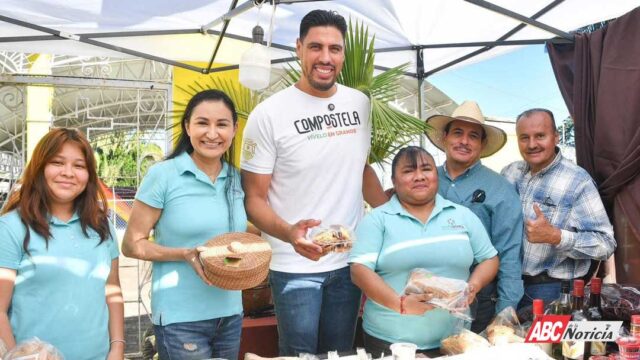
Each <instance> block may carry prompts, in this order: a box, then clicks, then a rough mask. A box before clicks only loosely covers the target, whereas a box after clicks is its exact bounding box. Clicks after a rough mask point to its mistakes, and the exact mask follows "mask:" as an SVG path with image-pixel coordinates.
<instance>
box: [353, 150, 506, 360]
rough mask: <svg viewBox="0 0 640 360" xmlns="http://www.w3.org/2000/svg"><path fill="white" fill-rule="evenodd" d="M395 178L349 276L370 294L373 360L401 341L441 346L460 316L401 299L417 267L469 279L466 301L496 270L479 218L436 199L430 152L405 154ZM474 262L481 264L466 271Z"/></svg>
mask: <svg viewBox="0 0 640 360" xmlns="http://www.w3.org/2000/svg"><path fill="white" fill-rule="evenodd" d="M391 179H392V181H393V186H394V190H395V195H393V196H392V198H391V200H389V202H388V203H386V204H384V205H383V206H380V207H378V208H376V209H374V210H373V211H372V212H371V213H369V214H368V215H367V216H366V217H365V218H364V219H363V220H362V222H361V223H360V225H359V226H358V228H357V230H356V239H357V241H356V243H355V244H354V247H353V249H352V251H351V255H350V257H349V262H350V263H351V278H352V279H353V282H354V283H355V284H356V285H357V286H358V287H360V288H361V289H362V291H363V292H364V293H365V294H366V295H367V302H366V303H365V308H364V319H363V328H364V340H365V349H366V350H367V352H369V353H371V354H373V355H374V356H378V355H379V354H380V353H381V352H385V353H387V354H388V353H389V345H390V344H392V343H396V342H410V343H414V344H416V345H417V346H418V349H421V350H428V349H433V348H438V347H439V346H440V340H442V339H443V338H445V337H447V336H448V335H449V334H450V332H451V330H452V328H453V326H454V323H455V318H454V317H453V316H452V315H451V314H449V313H448V312H447V311H445V310H442V309H434V308H432V307H431V306H429V305H428V304H426V303H425V301H426V300H427V298H426V295H409V296H406V297H402V295H403V290H404V287H405V285H406V283H407V278H408V277H409V273H410V272H411V270H412V269H414V268H426V269H428V270H430V271H431V272H433V273H435V274H436V275H438V276H443V277H448V278H454V279H460V280H465V281H467V282H468V284H469V290H470V295H471V296H470V299H469V302H471V301H472V300H473V297H474V296H475V294H476V293H477V292H478V290H480V289H481V288H482V287H484V286H485V285H486V284H488V283H489V282H490V281H491V280H492V279H493V278H494V277H495V275H496V273H497V271H498V258H497V256H496V254H497V252H496V250H495V249H494V248H493V246H492V245H491V242H490V240H489V237H488V235H487V233H486V231H485V229H484V227H483V225H482V223H481V222H480V220H479V219H478V218H477V217H476V216H475V215H474V214H473V213H472V212H471V211H470V210H469V209H467V208H465V207H463V206H460V205H457V204H455V203H453V202H450V201H448V200H445V199H444V198H442V197H441V196H439V195H437V193H438V172H437V169H436V165H435V163H434V161H433V157H432V156H431V155H430V154H429V153H428V152H427V151H426V150H424V149H422V148H420V147H417V146H410V147H406V148H404V149H402V150H400V151H399V152H398V154H397V155H396V157H395V158H394V159H393V162H392V168H391ZM474 262H477V263H479V265H478V266H476V267H475V269H474V271H473V273H472V274H469V268H470V267H471V265H472V264H473V263H474Z"/></svg>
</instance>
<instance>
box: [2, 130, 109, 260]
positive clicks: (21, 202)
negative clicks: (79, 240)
mask: <svg viewBox="0 0 640 360" xmlns="http://www.w3.org/2000/svg"><path fill="white" fill-rule="evenodd" d="M66 143H73V144H74V145H76V146H78V148H80V151H81V152H82V154H83V155H84V159H85V163H86V166H87V172H88V173H89V179H88V181H87V187H86V188H85V189H84V191H83V192H82V193H80V195H78V197H76V198H75V200H74V204H73V205H74V209H75V211H76V212H77V213H78V218H79V219H80V225H81V227H82V232H83V233H84V235H85V236H89V234H88V233H87V228H88V227H90V228H92V229H93V230H95V231H96V232H97V233H98V235H100V243H102V242H103V241H105V240H106V239H107V237H108V236H109V235H110V233H109V221H108V218H107V214H108V204H107V201H106V200H107V199H106V196H105V194H104V192H103V191H102V189H101V188H100V186H99V184H98V174H97V172H96V160H95V158H94V156H93V150H92V149H91V145H90V144H89V141H87V138H86V137H85V136H84V135H83V134H82V133H81V132H79V131H77V130H75V129H67V128H56V129H52V130H51V131H49V132H48V133H47V134H46V135H45V136H44V137H43V138H42V139H41V140H40V141H39V142H38V144H37V145H36V147H35V149H34V151H33V155H32V156H31V160H30V161H29V163H28V164H27V167H26V168H25V170H24V172H23V174H22V177H21V178H20V181H19V182H18V183H19V185H20V188H19V189H17V190H15V191H14V192H13V193H12V194H11V196H10V197H9V199H8V200H7V203H6V204H5V206H4V208H3V209H2V214H6V213H7V212H9V211H12V210H14V209H16V210H17V211H18V214H19V215H20V219H21V220H22V223H23V224H24V225H25V227H26V235H25V237H24V241H23V244H22V247H23V248H24V251H25V252H26V253H27V254H28V253H29V250H28V247H29V239H30V229H33V231H35V232H36V233H38V234H39V235H40V236H42V237H43V238H44V239H45V244H46V245H47V246H48V245H49V239H50V238H51V231H50V229H49V215H50V214H49V209H50V207H49V199H50V197H51V194H50V190H49V187H48V186H47V182H46V180H45V177H44V169H45V167H46V166H47V164H49V162H50V161H51V159H52V158H53V157H55V156H56V155H57V154H58V153H59V152H60V151H62V147H63V146H64V144H66Z"/></svg>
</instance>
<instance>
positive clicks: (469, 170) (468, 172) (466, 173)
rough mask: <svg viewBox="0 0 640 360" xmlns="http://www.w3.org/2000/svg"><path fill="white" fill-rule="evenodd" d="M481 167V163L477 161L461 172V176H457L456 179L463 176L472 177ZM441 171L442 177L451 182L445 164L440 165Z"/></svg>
mask: <svg viewBox="0 0 640 360" xmlns="http://www.w3.org/2000/svg"><path fill="white" fill-rule="evenodd" d="M481 167H482V162H481V161H480V160H478V161H476V162H475V163H474V164H473V165H471V166H469V167H468V168H467V169H466V170H465V171H463V172H462V174H460V176H458V177H457V178H461V177H463V176H469V175H473V174H475V173H476V172H478V171H479V170H480V168H481ZM442 171H443V172H444V175H445V176H446V177H447V179H449V180H452V179H451V176H449V172H448V171H447V164H446V163H444V164H442ZM457 178H456V179H457ZM452 181H453V180H452Z"/></svg>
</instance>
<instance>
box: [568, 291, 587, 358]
mask: <svg viewBox="0 0 640 360" xmlns="http://www.w3.org/2000/svg"><path fill="white" fill-rule="evenodd" d="M571 300H572V303H571V321H587V316H586V315H585V313H584V309H583V307H584V280H579V279H578V280H574V281H573V296H572V298H571ZM585 344H586V342H584V341H573V340H571V341H564V342H563V343H562V356H563V358H564V359H565V360H576V359H583V358H584V359H588V358H589V356H588V354H587V352H586V351H585Z"/></svg>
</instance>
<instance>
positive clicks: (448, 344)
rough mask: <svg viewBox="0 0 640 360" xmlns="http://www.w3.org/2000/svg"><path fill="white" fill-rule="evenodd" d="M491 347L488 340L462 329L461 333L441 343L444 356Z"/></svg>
mask: <svg viewBox="0 0 640 360" xmlns="http://www.w3.org/2000/svg"><path fill="white" fill-rule="evenodd" d="M489 346H490V344H489V342H488V341H487V339H485V338H483V337H482V336H480V335H478V334H476V333H474V332H471V331H469V330H467V329H461V330H460V332H459V333H457V334H455V335H451V336H449V337H448V338H446V339H443V340H442V341H441V343H440V352H441V353H442V354H444V355H458V354H463V353H465V352H469V351H472V350H477V349H484V348H488V347H489Z"/></svg>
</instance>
